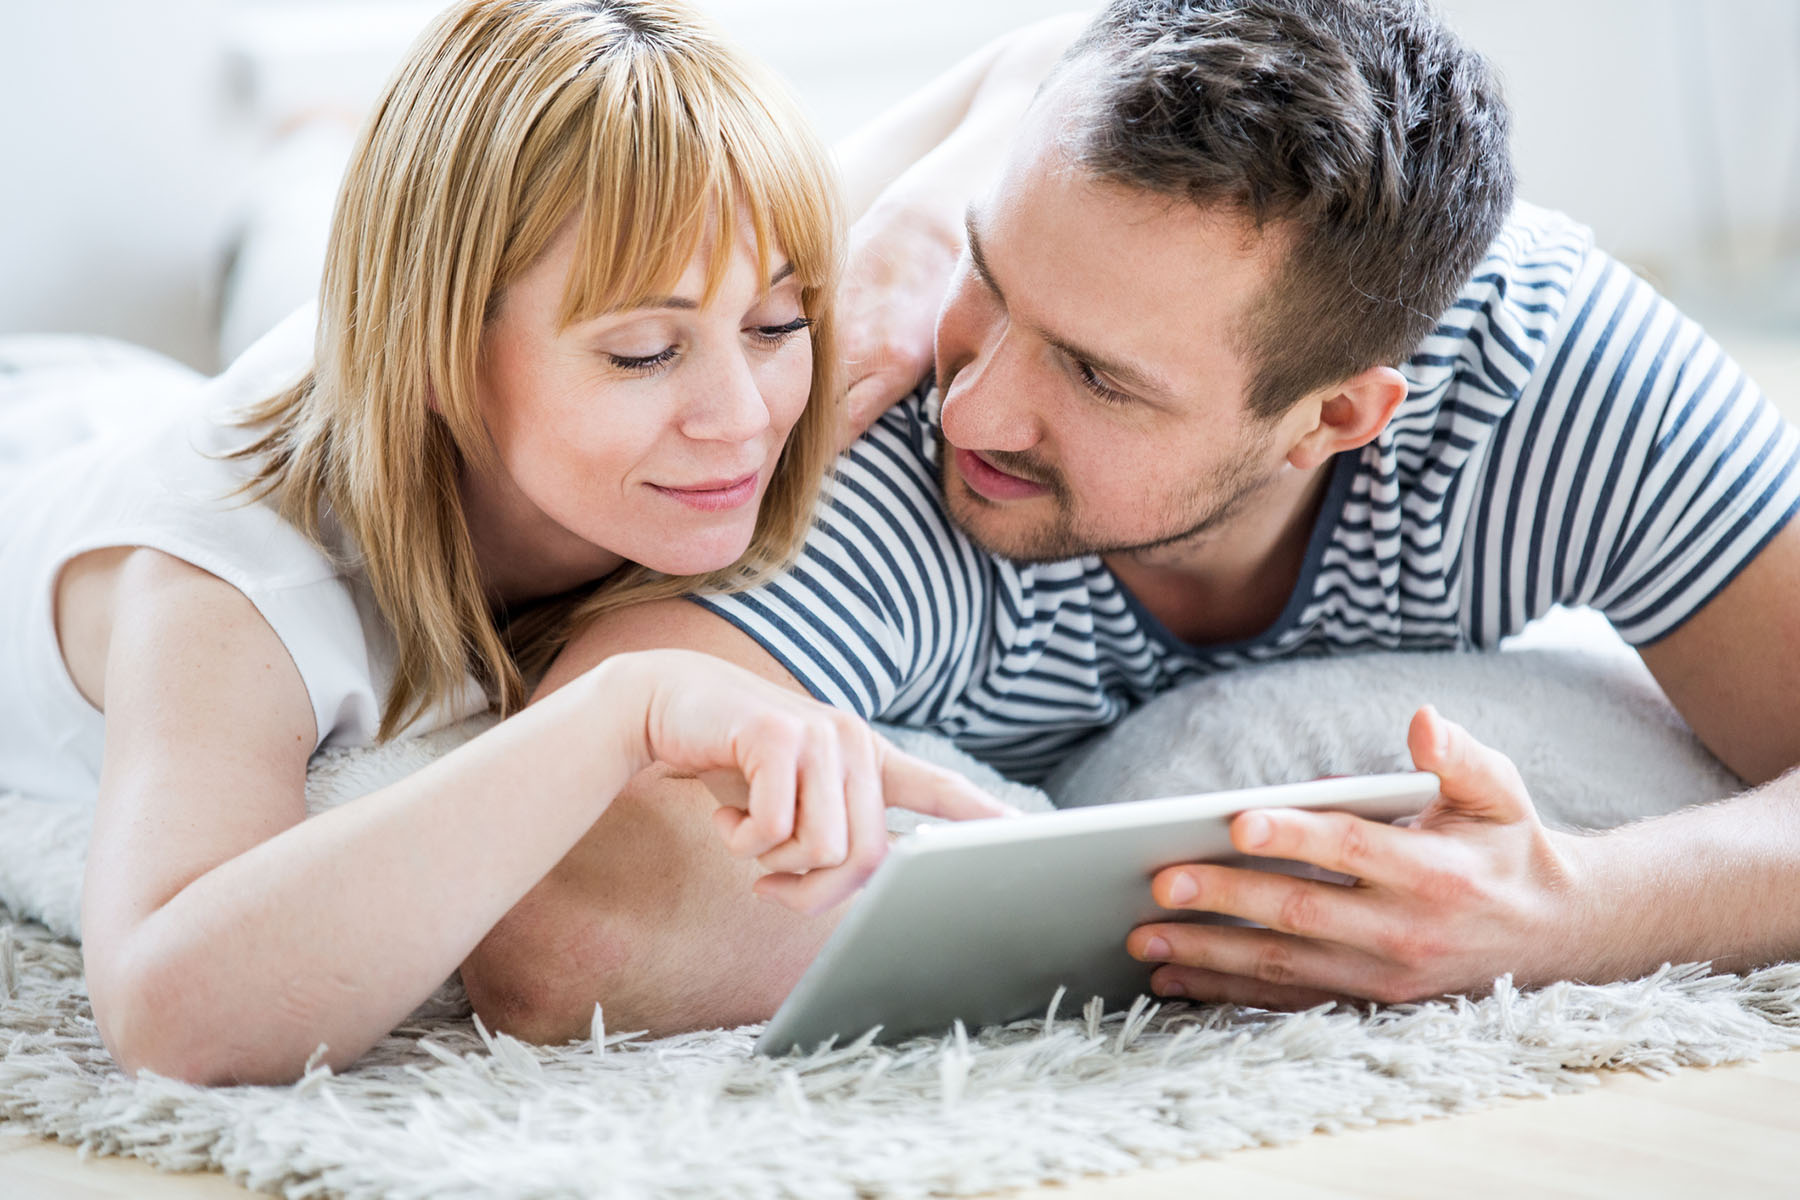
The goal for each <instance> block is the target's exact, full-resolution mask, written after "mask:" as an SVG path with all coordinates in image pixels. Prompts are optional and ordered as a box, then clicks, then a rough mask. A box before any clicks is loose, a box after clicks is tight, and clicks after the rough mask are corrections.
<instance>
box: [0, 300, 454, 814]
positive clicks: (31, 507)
mask: <svg viewBox="0 0 1800 1200" xmlns="http://www.w3.org/2000/svg"><path fill="white" fill-rule="evenodd" d="M311 350H312V321H311V313H310V311H302V312H301V313H296V314H295V316H294V317H293V318H291V319H290V320H288V321H286V322H284V323H283V324H282V325H281V326H280V327H278V328H277V329H276V330H275V332H273V333H271V334H270V335H269V336H268V337H265V338H264V339H263V340H262V341H261V342H258V343H257V344H256V345H255V346H253V347H251V349H250V350H248V351H247V352H245V354H244V355H243V357H242V358H240V359H239V360H238V361H237V362H236V363H234V364H233V365H232V367H231V369H230V370H228V371H227V372H226V373H225V374H223V375H221V376H219V377H218V378H217V379H214V380H211V381H209V382H207V383H205V384H203V385H201V386H198V387H196V388H195V389H194V392H193V394H192V395H191V396H190V397H183V398H180V399H178V400H176V401H174V402H173V403H172V404H170V405H169V406H168V407H167V408H166V409H165V411H164V413H162V414H159V415H158V416H156V417H155V418H150V419H146V420H143V421H140V422H136V423H134V424H133V425H132V426H131V427H130V428H126V429H121V430H116V431H113V432H111V433H109V434H107V435H105V436H101V437H98V438H95V439H92V440H90V441H87V442H84V443H82V444H80V445H77V446H75V447H73V448H70V449H67V450H64V451H62V452H60V453H57V454H55V455H53V456H52V457H50V458H48V459H45V460H44V461H42V462H39V463H36V464H35V465H33V466H31V467H28V468H26V469H25V470H24V471H22V472H21V473H19V474H16V475H14V476H12V477H11V478H9V479H8V480H7V481H6V483H5V486H4V489H3V490H0V637H3V640H0V792H19V793H22V794H24V795H27V796H31V797H35V798H39V799H45V800H73V801H81V802H87V803H91V802H92V801H93V799H94V797H95V796H96V795H97V792H98V786H99V778H100V760H101V753H102V751H103V749H104V746H105V721H104V719H103V718H102V716H101V714H100V713H99V712H98V711H97V710H95V709H94V708H93V706H92V705H90V704H88V702H87V701H86V700H85V699H83V697H82V695H81V693H80V692H79V691H78V690H77V689H76V687H75V684H74V681H73V680H72V679H71V678H70V676H69V673H68V670H67V668H66V667H65V666H64V663H63V658H62V653H61V649H60V647H59V646H58V644H57V639H56V632H55V623H54V622H55V616H54V610H53V598H54V590H55V586H56V580H57V577H58V575H59V573H60V572H61V570H62V568H63V566H64V565H65V564H66V563H68V562H69V561H70V560H71V559H73V558H75V557H76V556H78V555H80V554H83V553H85V552H87V551H90V550H98V549H103V548H106V547H115V546H147V547H151V548H153V549H156V550H160V551H162V552H163V553H165V554H169V555H172V556H174V557H176V558H179V559H182V560H184V561H186V562H189V563H192V564H193V565H194V566H196V567H199V568H200V569H201V570H203V571H207V572H209V573H211V574H213V575H216V576H218V577H219V578H220V579H223V580H224V581H225V582H227V583H229V584H231V585H232V586H233V587H235V588H237V589H238V590H239V591H240V592H242V593H243V594H244V595H245V596H246V597H247V598H248V599H249V600H250V602H251V603H252V604H254V605H255V606H256V609H257V611H258V612H259V613H261V614H262V616H263V619H264V620H266V621H267V622H268V623H269V626H270V628H272V629H273V630H274V631H275V635H276V636H277V637H278V638H280V639H281V643H282V645H283V646H284V647H286V649H287V652H288V654H289V655H290V656H291V657H292V658H293V661H294V665H295V666H296V667H297V668H298V669H299V672H300V678H301V680H302V681H303V682H304V683H305V685H306V690H307V693H308V695H309V696H310V698H311V700H312V708H313V715H314V718H315V720H316V723H317V741H316V744H315V749H323V748H325V747H334V746H358V745H367V744H370V743H372V742H373V741H374V740H375V734H376V731H377V729H378V728H379V726H380V724H381V705H382V700H383V698H384V697H385V696H386V694H387V689H388V685H389V682H390V680H391V678H392V663H393V657H394V641H393V635H392V633H391V631H390V630H389V629H388V627H387V624H386V622H385V621H384V620H383V619H382V617H381V614H380V612H379V611H378V609H377V608H376V605H375V598H374V594H373V592H372V591H371V590H370V588H369V586H368V583H367V580H366V579H365V578H364V577H363V575H362V574H361V572H360V571H359V570H357V569H356V568H354V567H353V566H352V567H346V566H344V565H341V564H340V563H338V562H334V561H333V560H332V557H331V556H328V555H326V554H324V553H322V552H321V551H320V549H319V548H318V547H317V546H315V545H313V544H312V543H311V542H309V541H308V540H307V539H306V537H305V536H304V535H303V534H302V533H301V532H300V531H299V530H297V529H295V528H294V527H293V526H292V525H289V524H288V523H287V522H286V521H284V520H282V519H281V517H280V516H279V515H278V514H277V513H276V512H275V510H274V509H273V508H272V507H271V506H270V505H268V504H266V503H261V502H252V503H247V502H246V501H245V500H244V499H243V498H242V497H240V496H236V495H234V492H235V490H236V489H237V488H238V487H239V485H241V484H242V483H243V482H244V480H245V478H246V477H247V476H248V474H249V465H248V464H246V463H243V462H240V461H236V460H232V459H226V458H223V457H221V455H223V454H224V453H227V452H229V451H231V450H233V449H235V448H237V447H239V446H242V445H244V444H245V443H246V442H247V441H248V440H250V438H251V436H252V435H251V433H250V432H249V431H247V430H245V429H243V428H241V427H237V426H235V425H234V424H233V423H232V419H231V418H232V414H233V413H234V412H235V411H237V410H239V409H241V408H242V406H243V405H245V404H248V403H253V402H255V401H257V400H261V399H263V398H265V397H267V396H270V395H273V394H275V392H277V391H278V390H280V389H281V388H282V387H284V386H286V385H289V384H291V383H292V382H294V381H296V380H297V379H299V377H300V375H301V374H302V373H303V372H304V371H305V370H306V368H307V366H308V364H309V363H310V361H311ZM340 557H353V556H340ZM120 602H121V603H125V604H129V603H130V602H131V601H130V597H121V601H120ZM486 707H487V701H486V699H485V697H484V696H483V695H482V692H481V689H480V687H479V686H478V685H477V684H476V683H475V681H474V680H473V679H469V680H467V681H466V682H465V686H464V689H463V692H462V694H461V695H459V696H457V697H456V698H454V700H453V701H452V702H451V703H448V704H444V705H440V706H439V708H438V709H437V710H434V711H433V712H431V713H428V714H426V715H425V716H424V717H422V718H421V719H420V720H419V721H417V722H415V723H414V724H413V725H411V726H409V727H408V729H407V730H406V733H407V734H408V735H417V734H421V733H425V732H428V731H430V730H431V729H435V728H439V727H441V726H443V725H448V724H451V723H453V722H455V721H458V720H461V719H463V718H465V717H468V716H471V715H473V714H474V713H477V712H480V711H482V710H484V709H485V708H486Z"/></svg>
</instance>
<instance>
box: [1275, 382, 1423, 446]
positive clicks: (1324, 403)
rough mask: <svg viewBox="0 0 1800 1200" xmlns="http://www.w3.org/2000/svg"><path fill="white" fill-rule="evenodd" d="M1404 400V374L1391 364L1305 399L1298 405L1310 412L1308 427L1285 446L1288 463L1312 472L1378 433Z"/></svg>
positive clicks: (1363, 443)
mask: <svg viewBox="0 0 1800 1200" xmlns="http://www.w3.org/2000/svg"><path fill="white" fill-rule="evenodd" d="M1404 399H1406V377H1405V376H1404V375H1402V374H1400V372H1399V371H1397V370H1395V369H1394V368H1393V367H1370V368H1369V369H1368V370H1366V371H1363V372H1362V373H1360V374H1357V375H1352V376H1351V377H1350V378H1349V379H1346V380H1344V381H1343V382H1342V383H1339V384H1335V385H1334V386H1332V387H1330V388H1326V389H1325V390H1323V391H1322V392H1320V393H1318V394H1316V395H1313V396H1309V397H1307V398H1306V399H1305V400H1303V401H1301V403H1300V404H1299V405H1296V408H1297V409H1299V410H1300V411H1301V412H1304V413H1307V414H1312V415H1314V418H1315V419H1314V421H1313V424H1312V426H1311V427H1310V428H1308V429H1306V430H1305V431H1303V432H1302V433H1301V435H1300V437H1299V440H1297V441H1296V442H1294V444H1293V446H1292V447H1291V448H1290V449H1289V450H1288V456H1287V458H1288V462H1289V464H1290V465H1292V466H1294V467H1297V468H1299V469H1301V470H1310V469H1312V468H1313V467H1316V466H1318V465H1320V464H1321V463H1323V462H1325V461H1326V460H1327V459H1329V458H1331V457H1332V456H1333V455H1335V454H1342V453H1343V452H1344V451H1346V450H1356V449H1359V448H1361V447H1363V446H1366V445H1368V444H1369V443H1370V442H1372V441H1374V440H1375V439H1376V437H1378V436H1379V435H1380V433H1381V431H1382V430H1383V429H1386V428H1387V423H1388V422H1389V421H1390V420H1392V419H1393V416H1394V410H1395V409H1397V408H1399V407H1400V402H1401V401H1402V400H1404Z"/></svg>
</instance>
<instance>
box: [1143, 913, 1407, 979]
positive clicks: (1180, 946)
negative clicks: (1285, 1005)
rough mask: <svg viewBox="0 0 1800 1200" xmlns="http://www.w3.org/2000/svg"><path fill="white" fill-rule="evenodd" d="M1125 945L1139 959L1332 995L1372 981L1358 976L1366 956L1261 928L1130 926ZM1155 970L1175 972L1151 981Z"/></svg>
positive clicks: (1364, 970)
mask: <svg viewBox="0 0 1800 1200" xmlns="http://www.w3.org/2000/svg"><path fill="white" fill-rule="evenodd" d="M1125 948H1126V950H1127V951H1128V952H1130V954H1131V956H1132V957H1133V958H1137V959H1139V960H1141V961H1144V962H1160V963H1169V964H1172V965H1174V966H1176V967H1196V968H1199V969H1201V970H1204V971H1212V972H1215V973H1217V974H1220V975H1235V976H1238V977H1239V978H1241V979H1253V980H1256V981H1257V982H1259V983H1262V984H1267V985H1269V986H1271V987H1277V988H1284V989H1300V990H1304V991H1310V992H1318V993H1321V994H1326V993H1328V994H1329V995H1330V996H1332V997H1335V996H1337V995H1340V994H1359V993H1360V992H1361V991H1362V990H1363V989H1362V988H1359V987H1358V986H1357V985H1358V984H1359V983H1361V984H1363V985H1364V986H1365V987H1366V986H1367V985H1368V984H1370V983H1371V982H1372V980H1370V979H1366V978H1363V977H1364V976H1366V975H1368V966H1369V960H1367V959H1366V958H1364V957H1363V956H1362V955H1355V954H1353V952H1350V951H1344V950H1339V949H1337V948H1335V947H1330V946H1326V945H1323V944H1321V943H1318V942H1312V941H1308V940H1306V939H1304V938H1296V937H1289V936H1288V935H1286V934H1282V933H1270V932H1269V931H1268V930H1265V929H1243V928H1240V927H1237V926H1232V925H1188V924H1180V923H1168V924H1163V925H1143V926H1140V927H1138V928H1137V929H1134V930H1132V931H1131V935H1130V936H1129V937H1128V938H1126V940H1125ZM1158 976H1163V977H1164V978H1165V979H1169V978H1175V979H1179V978H1180V976H1178V975H1164V972H1163V971H1161V970H1159V971H1157V973H1156V975H1153V976H1152V977H1151V980H1152V986H1153V987H1154V986H1155V985H1156V979H1157V977H1158ZM1158 994H1159V995H1167V994H1169V993H1166V992H1159V993H1158ZM1184 994H1185V993H1184Z"/></svg>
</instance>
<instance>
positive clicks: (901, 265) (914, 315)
mask: <svg viewBox="0 0 1800 1200" xmlns="http://www.w3.org/2000/svg"><path fill="white" fill-rule="evenodd" d="M961 254H962V229H961V227H960V226H959V225H958V224H956V222H955V221H954V220H951V219H949V218H948V217H946V216H945V215H944V214H943V213H942V212H939V211H936V210H935V209H934V208H932V207H931V206H927V205H923V204H918V205H909V204H907V203H905V202H903V201H900V200H895V199H884V200H882V201H881V202H878V203H877V204H876V205H875V206H874V207H873V208H871V209H870V210H869V213H868V215H867V216H865V217H863V218H862V219H861V220H860V221H858V222H857V223H856V225H855V226H854V227H853V228H852V229H851V230H850V261H849V266H848V268H847V269H846V271H845V272H844V282H843V287H842V290H841V292H840V293H839V298H838V323H839V328H840V330H841V331H842V332H841V335H840V336H841V344H842V346H843V352H844V362H845V364H846V366H847V367H848V372H847V378H848V380H849V384H850V392H849V403H848V409H849V429H848V431H847V433H846V436H847V437H848V439H849V440H850V441H855V440H856V439H857V438H858V437H860V436H862V434H863V431H865V430H866V429H868V428H869V426H871V425H873V424H874V423H875V422H876V420H877V419H878V418H879V417H880V416H881V414H882V413H884V412H886V411H887V410H888V409H889V408H891V407H893V406H894V404H896V403H897V402H899V401H900V400H903V399H905V398H906V397H907V396H908V395H910V394H912V391H913V389H914V388H916V387H918V385H919V381H920V380H922V379H924V378H925V377H926V376H927V375H929V374H931V369H932V348H933V345H934V342H935V338H936V334H937V315H938V309H939V308H940V307H941V306H942V304H943V301H944V293H945V292H946V291H947V290H948V289H949V286H950V276H951V274H952V273H953V272H954V271H955V269H956V261H957V258H958V257H959V256H960V255H961Z"/></svg>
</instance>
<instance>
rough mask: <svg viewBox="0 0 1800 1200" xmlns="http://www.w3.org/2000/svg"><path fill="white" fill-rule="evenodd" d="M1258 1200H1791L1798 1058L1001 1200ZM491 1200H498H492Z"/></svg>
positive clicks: (20, 1191)
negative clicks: (1447, 1199)
mask: <svg viewBox="0 0 1800 1200" xmlns="http://www.w3.org/2000/svg"><path fill="white" fill-rule="evenodd" d="M249 1195H251V1193H249V1192H246V1191H243V1190H242V1189H240V1188H237V1187H236V1186H234V1185H232V1184H230V1183H228V1182H226V1181H225V1179H224V1178H223V1177H222V1176H217V1175H160V1174H158V1173H157V1172H155V1171H152V1170H151V1169H150V1168H148V1167H145V1166H143V1165H142V1164H139V1163H135V1162H130V1161H124V1160H120V1159H91V1160H86V1161H84V1160H82V1159H81V1158H80V1157H79V1156H77V1155H76V1153H75V1152H74V1151H72V1150H68V1149H65V1148H64V1147H61V1146H57V1145H54V1144H51V1143H47V1142H41V1141H37V1140H35V1139H26V1138H13V1139H10V1140H9V1139H6V1138H4V1137H0V1197H5V1200H103V1198H107V1200H122V1198H125V1197H130V1198H131V1200H209V1198H210V1200H223V1198H225V1197H238V1198H239V1200H243V1198H244V1197H247V1196H249ZM1208 1195H1232V1196H1247V1197H1254V1198H1255V1200H1321V1198H1323V1197H1382V1198H1384V1200H1386V1198H1392V1200H1405V1198H1411V1197H1419V1198H1421V1200H1426V1198H1429V1200H1437V1198H1439V1197H1444V1196H1456V1197H1457V1198H1458V1200H1483V1198H1486V1197H1493V1198H1495V1200H1517V1198H1518V1197H1519V1196H1522V1195H1528V1196H1531V1197H1533V1198H1534V1200H1536V1198H1539V1197H1558V1196H1595V1197H1610V1196H1630V1197H1632V1200H1649V1198H1651V1197H1659V1196H1671V1197H1673V1196H1716V1197H1721V1198H1722V1197H1731V1198H1732V1200H1742V1198H1748V1197H1763V1196H1769V1197H1776V1196H1782V1197H1787V1196H1794V1195H1800V1051H1789V1052H1786V1053H1782V1054H1777V1055H1771V1056H1770V1057H1768V1058H1766V1059H1764V1060H1763V1061H1761V1062H1757V1063H1749V1064H1745V1065H1743V1066H1736V1067H1720V1068H1717V1069H1715V1070H1710V1071H1702V1070H1690V1071H1684V1072H1682V1073H1681V1074H1679V1075H1677V1076H1676V1077H1674V1078H1673V1079H1665V1080H1650V1079H1645V1078H1643V1077H1642V1076H1636V1075H1620V1074H1609V1075H1606V1076H1604V1077H1603V1082H1602V1083H1601V1085H1600V1086H1599V1087H1597V1088H1595V1089H1593V1090H1592V1091H1589V1092H1584V1093H1580V1094H1576V1095H1569V1096H1555V1097H1551V1098H1550V1099H1547V1100H1521V1101H1512V1102H1508V1103H1506V1104H1503V1105H1501V1106H1500V1107H1498V1108H1493V1109H1489V1110H1486V1111H1483V1112H1478V1113H1469V1114H1466V1115H1463V1116H1457V1117H1449V1118H1446V1119H1443V1120H1436V1121H1425V1122H1421V1123H1419V1124H1416V1125H1382V1126H1378V1127H1376V1128H1374V1129H1366V1130H1358V1131H1355V1132H1351V1133H1344V1134H1338V1135H1335V1136H1326V1135H1315V1136H1313V1137H1309V1138H1306V1139H1304V1140H1302V1141H1300V1142H1296V1143H1293V1144H1291V1145H1287V1146H1280V1147H1275V1148H1272V1149H1259V1150H1244V1151H1239V1152H1237V1153H1235V1154H1231V1155H1228V1156H1227V1157H1225V1158H1223V1159H1216V1160H1209V1161H1204V1162H1198V1163H1194V1164H1191V1165H1188V1166H1183V1167H1177V1168H1173V1169H1169V1170H1161V1171H1141V1172H1138V1173H1136V1174H1132V1175H1124V1176H1119V1177H1117V1178H1112V1179H1092V1180H1083V1181H1081V1182H1079V1183H1075V1184H1071V1185H1069V1186H1065V1187H1047V1188H1041V1189H1033V1190H1031V1191H1027V1192H1018V1193H1013V1194H1012V1196H1011V1197H1010V1200H1158V1198H1161V1197H1168V1198H1169V1200H1177V1198H1179V1200H1197V1198H1198V1197H1202V1196H1208ZM497 1200H498V1198H497Z"/></svg>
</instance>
